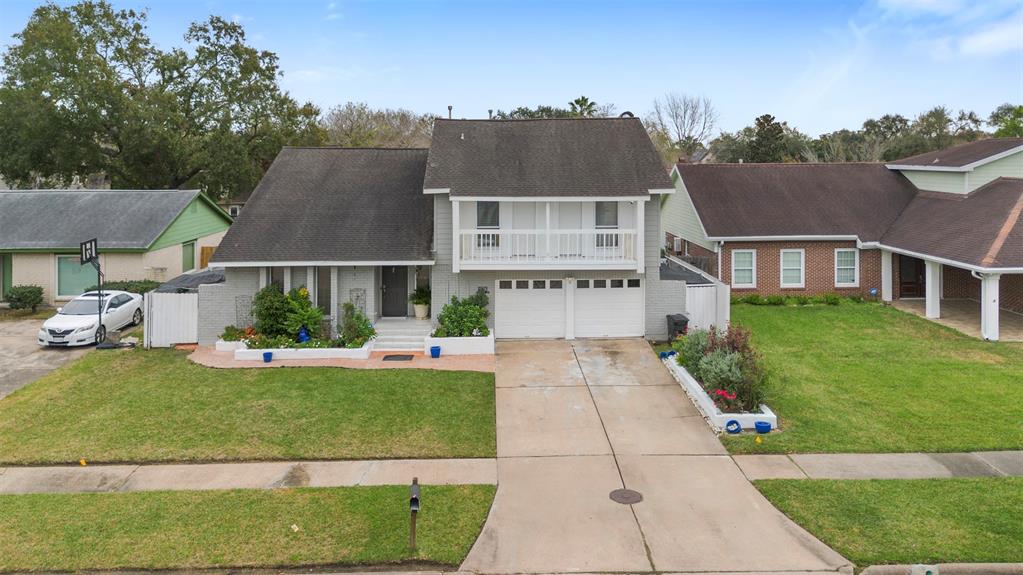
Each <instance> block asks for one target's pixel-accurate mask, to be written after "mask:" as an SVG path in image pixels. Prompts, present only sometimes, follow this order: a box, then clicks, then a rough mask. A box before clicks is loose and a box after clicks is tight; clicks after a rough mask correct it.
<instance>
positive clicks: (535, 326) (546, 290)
mask: <svg viewBox="0 0 1023 575" xmlns="http://www.w3.org/2000/svg"><path fill="white" fill-rule="evenodd" d="M564 285H565V282H564V280H536V279H517V280H498V282H497V298H496V302H495V304H494V309H495V310H496V311H495V315H496V317H495V318H494V335H495V336H496V337H500V338H510V339H514V338H546V339H551V338H560V337H565V289H564Z"/></svg>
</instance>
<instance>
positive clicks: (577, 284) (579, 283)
mask: <svg viewBox="0 0 1023 575" xmlns="http://www.w3.org/2000/svg"><path fill="white" fill-rule="evenodd" d="M575 287H577V288H581V289H587V288H589V287H590V280H579V281H577V282H575Z"/></svg>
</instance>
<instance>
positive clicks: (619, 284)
mask: <svg viewBox="0 0 1023 575" xmlns="http://www.w3.org/2000/svg"><path fill="white" fill-rule="evenodd" d="M611 287H613V288H620V287H625V280H611Z"/></svg>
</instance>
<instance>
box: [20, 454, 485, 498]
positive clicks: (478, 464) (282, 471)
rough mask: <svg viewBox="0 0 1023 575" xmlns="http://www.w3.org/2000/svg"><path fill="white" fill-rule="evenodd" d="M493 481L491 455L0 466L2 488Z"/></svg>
mask: <svg viewBox="0 0 1023 575" xmlns="http://www.w3.org/2000/svg"><path fill="white" fill-rule="evenodd" d="M413 477H418V478H419V482H420V483H421V484H424V485H458V484H489V485H493V484H495V483H497V462H496V461H495V460H493V459H394V460H379V461H279V462H267V463H203V464H173V465H89V466H85V467H82V466H78V467H70V466H61V467H7V468H0V494H14V493H82V492H110V491H118V492H120V491H156V490H161V491H162V490H185V489H194V490H207V489H275V488H279V487H343V486H352V485H404V484H408V483H411V481H412V478H413Z"/></svg>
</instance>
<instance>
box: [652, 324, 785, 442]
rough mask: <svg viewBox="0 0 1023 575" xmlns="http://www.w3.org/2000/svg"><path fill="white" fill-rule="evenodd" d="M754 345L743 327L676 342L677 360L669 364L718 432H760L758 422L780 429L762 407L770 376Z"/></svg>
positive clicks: (670, 358)
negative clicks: (735, 426) (729, 427)
mask: <svg viewBox="0 0 1023 575" xmlns="http://www.w3.org/2000/svg"><path fill="white" fill-rule="evenodd" d="M749 340H750V334H749V331H748V330H746V329H744V328H742V327H738V326H729V327H728V329H726V330H724V331H719V330H717V329H714V328H711V329H710V330H707V331H705V330H694V331H691V332H689V333H688V334H686V335H684V336H682V337H680V338H678V339H677V340H675V342H674V343H673V344H672V348H673V349H674V350H675V354H671V355H668V356H667V357H665V358H664V359H665V364H666V365H667V366H668V370H669V371H670V372H671V374H672V376H674V377H675V379H676V380H678V382H679V383H680V384H681V385H682V387H683V388H684V389H685V390H686V392H687V393H688V394H689V396H690V397H691V398H692V399H693V402H694V403H696V405H697V406H698V407H699V408H700V410H701V411H703V413H704V415H705V416H706V417H707V419H708V421H710V423H711V425H713V426H714V427H716V428H719V429H720V428H724V427H726V424H727V423H728V422H729V421H731V420H734V421H737V422H739V424H740V425H741V426H742V428H743V429H752V428H754V424H755V423H756V422H758V421H762V422H767V423H770V424H771V428H772V429H774V428H775V427H777V425H778V418H777V417H776V416H775V415H774V413H773V412H772V411H771V410H770V409H768V408H767V406H765V405H763V403H762V401H761V400H762V398H763V389H764V385H765V383H766V380H767V374H766V371H765V368H764V365H763V359H762V358H761V356H760V354H759V353H757V351H756V350H754V349H753V347H752V346H751V345H750V341H749Z"/></svg>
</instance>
